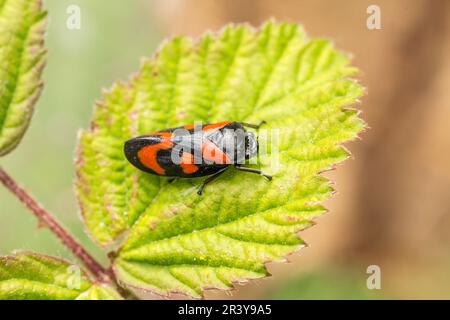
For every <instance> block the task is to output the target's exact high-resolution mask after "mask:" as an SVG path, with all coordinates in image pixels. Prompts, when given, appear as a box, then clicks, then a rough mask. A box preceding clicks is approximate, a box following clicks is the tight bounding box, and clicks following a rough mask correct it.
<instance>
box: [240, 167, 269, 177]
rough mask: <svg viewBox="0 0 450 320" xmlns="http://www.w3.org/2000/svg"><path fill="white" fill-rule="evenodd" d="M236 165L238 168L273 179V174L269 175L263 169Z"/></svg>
mask: <svg viewBox="0 0 450 320" xmlns="http://www.w3.org/2000/svg"><path fill="white" fill-rule="evenodd" d="M234 167H235V168H236V169H237V170H240V171H245V172H250V173H257V174H260V175H262V176H263V177H266V178H267V179H268V180H272V176H269V175H267V174H265V173H264V172H262V171H261V170H257V169H252V168H246V167H241V166H240V165H235V166H234Z"/></svg>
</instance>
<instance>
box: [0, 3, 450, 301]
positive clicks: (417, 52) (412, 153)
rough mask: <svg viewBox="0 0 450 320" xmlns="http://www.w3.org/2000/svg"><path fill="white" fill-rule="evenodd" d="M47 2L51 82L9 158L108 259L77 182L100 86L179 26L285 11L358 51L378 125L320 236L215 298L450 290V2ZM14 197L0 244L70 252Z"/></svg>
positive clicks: (339, 173)
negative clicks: (75, 15)
mask: <svg viewBox="0 0 450 320" xmlns="http://www.w3.org/2000/svg"><path fill="white" fill-rule="evenodd" d="M69 4H77V5H79V6H80V7H81V13H82V28H81V30H79V31H68V30H67V29H66V28H65V19H66V17H67V15H66V8H67V6H68V5H69ZM372 4H375V5H378V6H379V7H380V8H381V25H382V29H381V30H368V29H367V27H366V19H367V18H368V16H369V15H368V14H367V12H366V10H367V7H368V6H369V5H372ZM45 6H46V7H47V9H48V10H49V12H50V26H49V32H48V39H47V44H48V46H49V49H50V56H49V63H48V66H47V68H46V71H45V77H46V79H45V80H46V87H45V90H44V94H43V96H42V99H41V100H40V102H39V104H38V106H37V113H36V115H35V117H34V119H33V122H32V125H31V127H30V130H29V132H28V133H27V135H26V137H25V139H24V141H23V143H22V144H21V146H20V147H19V148H18V149H17V150H16V151H15V152H14V153H13V154H11V155H10V156H8V157H7V158H6V159H5V161H3V162H2V165H3V166H4V167H5V168H6V169H7V170H8V171H9V172H11V174H12V175H13V176H14V177H15V178H17V180H19V181H21V182H22V183H23V184H24V185H25V186H27V187H28V189H30V190H31V192H32V193H34V194H35V195H36V196H37V198H39V199H41V201H42V202H43V203H44V204H45V205H46V206H47V207H48V208H49V209H50V210H52V211H53V212H55V214H57V215H58V217H59V219H60V220H62V221H63V222H64V223H65V224H66V225H68V226H69V227H70V228H71V229H72V230H74V232H75V233H76V235H77V236H78V237H79V238H80V239H81V241H82V242H83V243H85V244H86V245H87V246H88V247H89V249H90V250H91V251H93V252H94V253H95V254H96V255H97V256H98V257H99V258H100V259H103V261H105V258H104V255H103V253H102V252H101V251H100V250H98V249H97V248H96V246H95V245H93V244H92V243H91V242H90V241H89V239H88V238H87V237H86V235H85V234H84V233H83V231H82V225H81V223H80V221H79V220H78V217H77V207H76V202H75V199H74V195H73V190H72V185H71V183H72V180H73V175H74V172H73V170H74V169H73V163H72V162H73V150H74V147H75V141H76V131H77V129H78V128H80V127H87V126H88V121H89V117H90V114H91V110H92V104H93V101H94V100H95V99H96V98H99V97H100V92H101V91H100V88H101V87H109V86H110V85H111V83H112V82H113V81H115V80H117V79H126V78H127V76H128V74H130V73H131V72H133V71H136V70H137V68H138V65H139V61H138V60H139V59H138V57H140V56H150V55H151V53H152V52H153V51H154V50H155V48H156V47H157V46H158V43H159V42H160V41H161V39H163V38H165V37H168V36H171V35H176V34H186V35H191V36H198V35H200V34H202V33H203V32H204V31H206V30H208V29H210V30H218V29H220V28H221V27H222V26H223V25H224V24H227V23H230V22H248V23H251V24H253V25H259V24H261V23H262V22H263V21H265V20H266V19H268V18H272V17H273V18H276V19H277V20H280V21H290V22H297V23H300V24H302V25H303V26H304V27H305V29H306V31H307V32H308V33H309V35H310V36H312V37H326V38H330V39H333V41H334V42H335V43H336V46H337V47H338V48H339V49H341V50H344V51H348V52H351V53H353V56H354V64H355V65H356V66H357V67H358V68H359V69H360V70H361V75H360V81H361V82H362V83H363V84H364V85H365V86H366V87H367V89H368V90H367V95H366V96H365V97H364V98H363V99H362V102H361V105H360V106H359V107H360V108H361V109H362V110H363V114H362V117H363V118H364V119H365V120H366V121H367V122H368V124H369V126H370V128H371V129H370V130H368V131H367V132H365V133H364V134H363V135H362V141H357V142H354V143H350V144H349V145H348V147H349V148H350V150H351V151H352V153H353V155H354V159H352V160H349V161H347V162H346V163H345V164H344V165H343V166H340V167H339V168H338V170H336V171H334V172H331V173H329V174H327V176H329V177H330V178H332V179H333V180H334V181H335V182H336V189H337V191H338V193H337V194H336V195H335V196H334V197H333V198H332V199H330V200H329V201H327V203H326V206H327V207H328V208H329V210H330V213H329V214H328V215H325V216H323V217H321V218H319V219H318V221H317V222H318V224H317V225H316V226H315V227H314V228H311V229H309V230H306V231H304V232H302V233H301V236H302V238H303V239H305V240H306V241H307V242H308V243H309V245H310V247H309V248H306V249H303V250H302V251H301V252H300V253H298V254H295V255H293V256H292V257H290V260H291V263H288V264H272V265H269V270H270V272H271V273H272V275H273V276H272V277H270V278H268V279H264V280H258V281H255V282H252V283H250V284H248V285H246V286H245V287H240V286H239V288H238V290H237V291H235V292H234V293H233V294H232V295H230V294H226V293H217V292H209V293H208V294H207V297H208V298H227V297H234V298H292V299H305V298H361V299H363V298H450V274H449V270H450V232H449V231H450V105H449V101H450V90H448V89H449V86H450V59H449V58H448V57H449V56H450V1H448V0H428V1H427V0H414V1H408V0H377V1H366V0H346V1H332V0H308V1H303V0H134V1H126V2H125V1H107V0H73V1H68V0H47V1H45ZM61 79H64V81H61ZM30 159H32V161H31V162H30ZM44 176H45V184H44V185H43V184H42V181H43V177H44ZM0 204H1V210H0V254H7V253H9V252H10V251H11V250H13V249H16V248H22V249H32V250H36V251H39V252H47V253H50V254H55V253H57V254H58V255H61V256H64V257H69V258H70V255H69V254H68V253H67V251H66V250H65V249H64V248H62V247H61V246H60V245H59V244H58V243H57V241H56V240H54V238H53V237H52V235H51V234H49V233H48V231H46V230H43V231H39V232H38V231H36V228H35V220H34V218H32V217H31V216H30V215H29V213H28V212H27V211H26V209H24V208H23V207H22V206H21V205H20V204H19V203H17V201H16V200H15V199H14V198H13V197H12V196H10V195H9V194H7V193H6V192H5V191H4V190H0ZM11 225H14V228H11ZM369 265H378V266H380V268H381V286H382V289H381V290H368V289H367V287H366V279H367V277H368V275H367V274H366V268H367V267H368V266H369Z"/></svg>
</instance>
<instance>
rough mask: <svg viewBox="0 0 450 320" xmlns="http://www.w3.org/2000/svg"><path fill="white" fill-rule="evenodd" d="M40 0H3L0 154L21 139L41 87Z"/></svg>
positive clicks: (0, 5) (42, 15)
mask: <svg viewBox="0 0 450 320" xmlns="http://www.w3.org/2000/svg"><path fill="white" fill-rule="evenodd" d="M41 7H42V4H41V1H40V0H0V156H2V155H5V154H7V153H8V152H10V151H12V150H13V149H14V148H15V147H16V146H17V145H18V143H19V142H20V140H21V139H22V136H23V135H24V133H25V131H26V129H27V127H28V124H29V122H30V119H31V116H32V114H33V108H34V105H35V103H36V101H37V100H38V98H39V95H40V93H41V91H42V86H43V84H42V80H41V74H42V70H43V68H44V65H45V57H46V50H45V49H44V32H45V27H46V18H45V17H46V12H44V11H42V8H41Z"/></svg>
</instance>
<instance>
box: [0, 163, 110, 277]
mask: <svg viewBox="0 0 450 320" xmlns="http://www.w3.org/2000/svg"><path fill="white" fill-rule="evenodd" d="M0 182H1V183H2V184H3V185H4V186H5V187H6V188H7V189H8V190H9V191H11V193H12V194H14V195H15V196H16V197H17V198H19V200H20V201H21V202H22V203H23V204H24V205H25V206H26V207H27V208H28V209H30V210H31V211H32V212H33V214H34V215H35V216H36V218H38V220H39V222H40V223H41V224H42V225H43V226H46V227H47V228H49V229H50V231H51V232H53V234H55V235H56V236H57V237H58V238H59V240H61V242H62V243H63V244H64V245H65V246H66V247H67V248H68V249H69V250H70V251H71V252H72V253H73V254H74V255H75V256H76V257H77V258H78V259H80V261H81V262H82V263H83V264H84V265H85V266H86V268H87V269H88V270H89V271H90V272H91V273H92V275H93V276H94V277H95V279H96V280H97V281H100V282H110V281H111V277H110V274H109V272H108V271H107V270H106V269H105V268H104V267H103V266H102V265H100V264H99V263H98V262H97V261H96V260H95V259H94V258H93V257H92V256H91V255H90V254H89V253H88V252H87V251H86V249H85V248H84V247H83V246H82V245H81V244H80V243H79V242H78V241H77V240H75V238H74V237H73V236H71V235H70V234H69V233H68V232H67V230H66V229H64V227H62V226H61V224H60V223H59V222H58V221H57V220H56V219H55V218H54V217H53V216H52V214H50V213H49V212H48V211H46V210H45V209H44V208H43V207H42V206H41V205H40V204H39V203H37V202H36V200H34V199H33V197H31V196H30V195H29V194H28V193H27V192H26V191H25V190H24V189H23V188H21V187H20V186H19V185H18V184H17V183H16V182H15V181H14V179H13V178H11V176H9V175H8V174H7V173H6V172H5V170H3V168H2V167H0Z"/></svg>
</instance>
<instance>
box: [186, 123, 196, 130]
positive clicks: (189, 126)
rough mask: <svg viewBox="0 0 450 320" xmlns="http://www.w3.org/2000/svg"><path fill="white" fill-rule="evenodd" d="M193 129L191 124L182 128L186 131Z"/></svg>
mask: <svg viewBox="0 0 450 320" xmlns="http://www.w3.org/2000/svg"><path fill="white" fill-rule="evenodd" d="M194 127H195V125H193V124H187V125H185V126H184V127H183V128H184V129H186V130H192V129H194Z"/></svg>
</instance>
